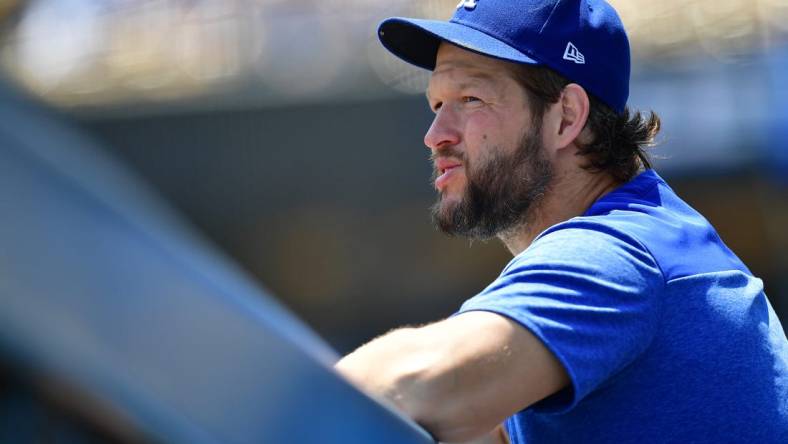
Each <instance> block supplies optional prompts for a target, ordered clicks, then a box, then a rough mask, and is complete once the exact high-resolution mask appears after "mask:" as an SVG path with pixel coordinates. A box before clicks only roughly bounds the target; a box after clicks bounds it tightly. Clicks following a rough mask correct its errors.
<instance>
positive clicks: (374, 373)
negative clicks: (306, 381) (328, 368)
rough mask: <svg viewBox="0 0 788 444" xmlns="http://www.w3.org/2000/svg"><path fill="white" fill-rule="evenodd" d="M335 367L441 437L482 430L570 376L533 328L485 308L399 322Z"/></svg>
mask: <svg viewBox="0 0 788 444" xmlns="http://www.w3.org/2000/svg"><path fill="white" fill-rule="evenodd" d="M336 368H337V370H338V371H339V372H340V373H342V374H343V375H345V376H346V377H347V378H348V379H349V380H350V381H351V382H353V383H355V384H356V385H358V386H359V387H361V388H362V389H363V390H365V391H367V392H369V393H372V394H374V395H377V396H382V397H384V398H386V399H388V400H389V401H391V402H393V403H394V404H395V405H396V406H397V407H399V408H400V409H401V410H402V411H403V412H404V413H405V414H407V415H409V416H410V417H412V418H413V419H414V420H415V421H416V422H418V423H419V424H421V425H422V426H423V427H424V428H426V429H427V430H428V431H429V432H430V433H432V435H433V436H434V437H436V438H437V439H438V440H440V441H444V442H463V441H468V440H472V439H477V438H481V437H483V436H484V435H485V434H488V433H490V432H491V431H492V430H493V429H495V428H496V427H498V426H499V425H500V424H501V423H502V422H503V420H504V419H505V418H507V417H508V416H511V415H512V414H514V413H516V412H518V411H520V410H522V409H523V408H525V407H528V406H529V405H531V404H533V403H535V402H537V401H539V400H541V399H543V398H545V397H547V396H549V395H551V394H553V393H555V392H557V391H559V390H561V389H562V388H563V387H565V386H566V385H567V384H568V382H569V379H568V377H567V375H566V372H565V370H564V368H563V367H562V366H561V364H560V363H559V362H558V360H557V359H556V358H555V357H554V356H553V354H552V353H550V351H549V350H547V348H546V347H545V346H544V345H543V344H542V343H541V342H540V341H539V340H538V339H537V338H536V337H534V336H533V334H531V333H530V332H529V331H528V330H526V329H525V328H523V327H522V326H520V325H519V324H517V323H515V322H514V321H512V320H510V319H508V318H505V317H503V316H500V315H497V314H494V313H489V312H482V311H478V312H469V313H464V314H461V315H458V316H455V317H452V318H449V319H446V320H444V321H440V322H436V323H434V324H430V325H427V326H424V327H420V328H403V329H399V330H394V331H392V332H390V333H388V334H386V335H384V336H381V337H380V338H377V339H375V340H373V341H371V342H370V343H368V344H366V345H364V346H362V347H360V348H359V349H358V350H356V351H354V352H353V353H351V354H349V355H347V356H346V357H345V358H343V359H342V360H341V361H339V363H337V365H336Z"/></svg>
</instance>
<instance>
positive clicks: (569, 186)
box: [498, 170, 621, 256]
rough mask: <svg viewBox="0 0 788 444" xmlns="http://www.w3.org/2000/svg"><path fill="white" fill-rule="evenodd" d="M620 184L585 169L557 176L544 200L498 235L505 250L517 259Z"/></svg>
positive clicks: (604, 175) (606, 175)
mask: <svg viewBox="0 0 788 444" xmlns="http://www.w3.org/2000/svg"><path fill="white" fill-rule="evenodd" d="M619 185H621V184H620V183H618V182H616V181H615V179H613V177H611V176H610V175H608V174H604V173H599V174H592V173H589V172H587V171H585V170H581V171H577V170H576V171H574V172H572V173H566V174H560V175H556V177H555V178H554V179H553V182H552V183H551V184H550V187H549V189H548V190H547V193H546V194H545V196H544V198H543V199H542V200H541V201H540V202H539V203H538V204H536V205H534V207H533V208H531V209H530V210H529V211H528V214H527V215H526V217H525V220H524V222H523V223H522V224H520V225H518V226H517V227H515V228H513V229H511V230H507V231H506V232H504V233H501V234H499V235H498V238H499V239H500V240H501V242H503V244H504V245H505V246H506V248H507V249H508V250H509V251H510V252H511V253H512V255H513V256H517V255H518V254H520V253H521V252H523V251H525V249H526V248H528V247H529V246H530V245H531V243H532V242H533V241H534V239H535V238H536V236H538V235H539V234H540V233H541V232H543V231H544V230H546V229H548V228H550V227H552V226H553V225H556V224H559V223H561V222H564V221H567V220H569V219H571V218H573V217H576V216H580V215H581V214H583V213H584V212H585V211H586V210H588V208H589V207H590V206H591V205H592V204H593V203H594V202H596V201H597V200H598V199H599V198H600V197H602V196H604V195H605V194H607V193H609V192H610V191H613V190H614V189H615V188H617V187H618V186H619Z"/></svg>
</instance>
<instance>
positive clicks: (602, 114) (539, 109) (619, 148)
mask: <svg viewBox="0 0 788 444" xmlns="http://www.w3.org/2000/svg"><path fill="white" fill-rule="evenodd" d="M513 67H514V72H513V74H514V78H515V80H516V81H517V82H518V83H519V84H520V85H521V86H522V87H523V88H524V89H525V91H526V94H527V95H528V98H529V102H530V106H531V113H532V114H533V117H534V119H539V120H540V121H541V118H542V116H543V115H544V113H545V111H546V110H547V107H548V106H549V105H551V104H553V103H556V102H557V101H558V99H559V98H560V97H561V91H563V89H564V87H565V86H566V85H568V84H569V83H571V82H570V81H569V80H567V79H566V78H564V77H563V76H561V75H560V74H558V73H557V72H555V71H554V70H552V69H550V68H546V67H543V66H530V65H513ZM588 98H589V101H590V108H591V109H590V111H589V114H588V121H587V122H586V127H588V128H589V129H590V130H591V133H592V134H593V140H592V141H591V142H590V143H587V144H584V145H581V146H580V151H579V153H578V154H580V155H582V156H585V157H586V159H587V160H588V164H586V165H584V168H586V169H588V170H590V171H595V172H601V171H604V172H607V173H609V174H610V175H612V176H613V177H614V178H615V179H616V180H617V181H619V182H626V181H628V180H630V179H632V178H633V177H634V176H635V175H636V174H637V173H638V171H639V170H640V169H641V167H643V168H651V160H650V158H649V155H648V153H647V152H646V149H648V148H650V147H651V146H653V145H654V138H655V137H656V135H657V133H658V132H659V129H660V125H661V121H660V118H659V116H657V114H656V113H654V112H653V111H651V112H649V114H648V116H647V115H645V114H643V113H641V112H640V111H634V112H633V111H632V110H630V109H629V107H626V108H625V109H624V112H622V113H620V114H619V113H616V112H615V111H613V110H612V109H611V108H610V107H609V106H607V105H606V104H605V103H603V102H602V101H600V100H599V99H597V98H596V97H594V96H593V95H592V94H591V93H588Z"/></svg>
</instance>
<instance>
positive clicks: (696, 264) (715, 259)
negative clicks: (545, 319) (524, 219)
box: [534, 170, 749, 280]
mask: <svg viewBox="0 0 788 444" xmlns="http://www.w3.org/2000/svg"><path fill="white" fill-rule="evenodd" d="M566 230H569V232H571V235H567V234H562V233H565V232H566ZM551 238H553V239H559V238H560V239H561V240H562V242H578V243H580V244H583V243H585V242H588V241H589V240H590V239H593V240H594V241H593V242H590V243H589V244H590V245H596V246H600V247H601V248H606V246H605V245H604V244H602V243H601V242H603V241H605V240H606V241H607V242H608V243H612V244H615V245H626V246H627V248H628V249H629V250H631V251H641V252H643V253H644V254H647V255H649V256H651V257H652V258H653V260H654V261H655V262H656V263H657V264H658V266H659V268H660V269H661V270H662V272H663V274H664V277H665V279H666V280H671V279H677V278H681V277H686V276H691V275H696V274H703V273H711V272H718V271H724V270H741V271H743V272H745V273H748V274H749V270H747V267H746V266H745V265H744V264H743V263H742V262H741V261H740V260H739V258H738V257H736V255H735V254H734V253H733V252H732V251H731V250H730V249H729V248H728V247H727V246H726V245H725V243H724V242H723V241H722V240H721V238H720V236H719V235H718V233H717V231H716V230H715V229H714V227H713V226H712V225H711V223H709V221H708V220H706V218H704V217H703V216H702V215H701V214H700V213H699V212H697V211H696V210H695V209H693V208H692V207H691V206H690V205H688V204H687V203H686V202H684V201H683V200H682V199H681V198H680V197H679V196H677V195H676V193H675V192H673V190H672V189H671V188H670V187H669V186H668V185H667V184H666V183H665V182H664V181H663V180H662V179H661V178H660V177H659V176H657V175H656V173H654V172H653V171H651V170H649V171H646V172H644V173H642V174H641V175H640V176H638V177H637V178H636V179H634V180H633V181H632V182H630V183H628V184H625V185H623V186H622V187H619V188H618V189H616V190H614V191H613V192H611V193H609V194H608V195H606V196H604V197H602V198H601V199H599V200H598V201H597V202H595V203H594V204H593V205H592V206H591V207H590V208H589V209H588V211H586V212H585V213H584V214H583V215H581V216H578V217H575V218H572V219H570V220H568V221H565V222H563V223H560V224H557V225H554V226H553V227H550V228H549V229H547V230H545V231H544V232H543V233H542V234H540V236H539V237H537V239H536V241H535V242H534V244H536V243H537V242H539V241H544V240H549V239H551Z"/></svg>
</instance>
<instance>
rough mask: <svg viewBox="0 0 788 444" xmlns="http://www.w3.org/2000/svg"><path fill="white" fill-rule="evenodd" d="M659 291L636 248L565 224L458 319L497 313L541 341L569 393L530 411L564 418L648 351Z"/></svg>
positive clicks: (654, 273) (611, 235)
mask: <svg viewBox="0 0 788 444" xmlns="http://www.w3.org/2000/svg"><path fill="white" fill-rule="evenodd" d="M663 287H664V279H663V277H662V273H661V272H660V270H659V267H658V265H657V263H656V262H655V260H654V259H653V257H652V255H651V254H649V252H648V251H647V250H646V249H645V247H643V246H642V245H641V244H640V243H639V242H638V241H637V240H635V239H634V238H632V237H630V236H628V235H626V234H624V233H622V232H620V231H618V230H616V229H614V228H611V227H608V226H605V225H601V224H598V223H588V222H572V221H570V222H566V223H564V224H561V225H559V226H556V227H554V228H552V229H551V230H548V231H547V232H545V233H543V234H542V235H541V236H540V237H539V238H537V239H536V240H535V241H534V242H533V243H532V244H531V246H530V247H529V248H528V249H527V250H525V251H524V252H522V253H521V254H520V255H518V256H517V257H515V258H514V259H513V260H512V261H511V262H510V263H509V265H508V266H507V267H506V268H505V269H504V270H503V272H502V273H501V275H500V276H499V277H498V279H496V280H495V281H494V282H493V283H492V284H490V285H489V286H488V287H487V288H486V289H484V290H483V291H482V292H481V293H480V294H478V295H477V296H475V297H473V298H471V299H469V300H468V301H466V302H465V303H464V304H463V305H462V307H461V308H460V310H459V313H464V312H468V311H476V310H483V311H490V312H494V313H498V314H500V315H503V316H506V317H508V318H511V319H512V320H514V321H516V322H518V323H519V324H521V325H522V326H523V327H525V328H526V329H528V330H530V331H531V332H532V333H533V334H534V335H535V336H536V337H537V338H539V339H540V340H541V341H542V342H543V343H544V344H545V346H546V347H547V348H548V349H549V350H550V351H552V353H553V354H554V355H555V356H556V357H557V358H558V360H559V361H560V362H561V363H562V364H563V366H564V368H565V369H566V371H567V373H568V375H569V378H570V379H571V382H572V387H571V390H565V391H564V392H562V393H560V394H558V395H557V396H553V397H550V398H548V399H547V400H544V401H543V402H541V403H537V404H536V405H535V406H533V408H535V409H537V410H540V411H545V412H562V411H567V410H570V409H571V408H572V407H574V406H575V405H576V404H577V403H578V402H579V401H580V400H582V399H583V398H584V397H585V396H587V395H588V394H589V393H590V392H592V391H593V390H594V389H595V388H597V387H599V386H600V385H601V384H603V383H604V382H605V381H606V380H608V379H609V378H610V377H612V376H614V375H615V374H616V373H617V372H619V371H620V370H621V369H622V368H624V367H625V366H626V365H627V364H629V363H630V362H632V361H633V360H634V359H635V358H636V357H637V356H638V355H639V354H640V353H642V352H643V351H644V350H645V349H646V348H647V347H648V346H649V344H650V342H651V340H652V338H653V336H654V333H655V329H656V325H657V321H658V319H659V311H660V307H659V305H660V300H659V294H660V293H661V289H662V288H663Z"/></svg>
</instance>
